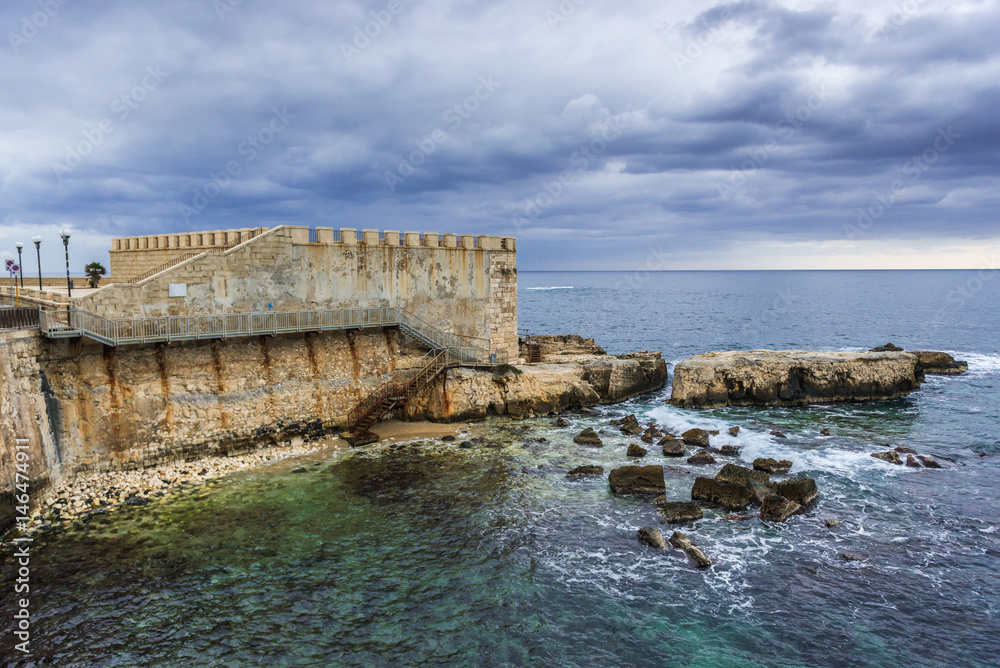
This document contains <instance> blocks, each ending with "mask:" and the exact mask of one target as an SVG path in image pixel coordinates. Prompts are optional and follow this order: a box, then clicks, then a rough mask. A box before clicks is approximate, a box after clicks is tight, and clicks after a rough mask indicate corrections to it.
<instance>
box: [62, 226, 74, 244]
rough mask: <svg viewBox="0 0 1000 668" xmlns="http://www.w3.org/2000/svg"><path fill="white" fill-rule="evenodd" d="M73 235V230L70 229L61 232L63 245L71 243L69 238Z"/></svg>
mask: <svg viewBox="0 0 1000 668" xmlns="http://www.w3.org/2000/svg"><path fill="white" fill-rule="evenodd" d="M72 234H73V230H71V229H69V228H68V227H67V228H66V229H64V230H59V236H60V237H61V238H62V240H63V243H64V244H65V243H69V238H70V236H71V235H72Z"/></svg>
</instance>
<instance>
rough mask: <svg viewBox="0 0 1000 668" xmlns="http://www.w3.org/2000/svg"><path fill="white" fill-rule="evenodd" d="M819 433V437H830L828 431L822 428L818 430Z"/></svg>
mask: <svg viewBox="0 0 1000 668" xmlns="http://www.w3.org/2000/svg"><path fill="white" fill-rule="evenodd" d="M819 433H820V435H821V436H829V435H830V430H829V429H826V428H823V429H820V430H819Z"/></svg>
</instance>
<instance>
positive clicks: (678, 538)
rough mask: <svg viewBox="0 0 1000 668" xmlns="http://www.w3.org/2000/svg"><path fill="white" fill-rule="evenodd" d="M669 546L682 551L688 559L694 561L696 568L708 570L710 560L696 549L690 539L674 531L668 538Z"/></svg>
mask: <svg viewBox="0 0 1000 668" xmlns="http://www.w3.org/2000/svg"><path fill="white" fill-rule="evenodd" d="M670 544H671V545H673V546H674V547H676V548H678V549H681V550H684V552H686V553H687V555H688V556H689V557H691V558H692V559H694V562H695V563H696V564H698V568H708V567H709V566H711V565H712V560H711V559H709V558H708V557H706V556H705V553H704V552H702V551H701V550H699V549H698V546H696V545H695V544H694V543H692V542H691V539H690V538H688V537H687V536H685V535H684V534H682V533H681V532H680V531H675V532H674V534H673V535H672V536H671V537H670Z"/></svg>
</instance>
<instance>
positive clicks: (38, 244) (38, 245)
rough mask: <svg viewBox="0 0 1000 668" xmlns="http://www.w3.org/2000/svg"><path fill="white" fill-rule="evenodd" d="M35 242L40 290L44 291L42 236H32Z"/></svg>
mask: <svg viewBox="0 0 1000 668" xmlns="http://www.w3.org/2000/svg"><path fill="white" fill-rule="evenodd" d="M31 240H32V241H34V242H35V255H36V256H37V257H38V291H39V292H41V291H42V238H41V237H31Z"/></svg>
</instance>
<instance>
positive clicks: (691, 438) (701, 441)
mask: <svg viewBox="0 0 1000 668" xmlns="http://www.w3.org/2000/svg"><path fill="white" fill-rule="evenodd" d="M681 438H683V439H684V442H685V443H687V444H688V445H697V446H698V447H699V448H707V447H708V432H707V431H705V430H704V429H697V428H696V429H688V430H687V431H686V432H684V433H683V434H681Z"/></svg>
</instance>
